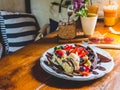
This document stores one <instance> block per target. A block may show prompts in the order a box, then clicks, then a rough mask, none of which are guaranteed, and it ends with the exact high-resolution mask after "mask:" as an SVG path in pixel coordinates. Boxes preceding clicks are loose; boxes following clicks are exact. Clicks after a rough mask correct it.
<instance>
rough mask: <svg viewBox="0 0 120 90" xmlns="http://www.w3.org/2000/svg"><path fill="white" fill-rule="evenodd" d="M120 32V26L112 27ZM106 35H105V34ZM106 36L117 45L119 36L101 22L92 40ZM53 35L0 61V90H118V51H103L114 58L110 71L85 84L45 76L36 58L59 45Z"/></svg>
mask: <svg viewBox="0 0 120 90" xmlns="http://www.w3.org/2000/svg"><path fill="white" fill-rule="evenodd" d="M113 28H115V29H116V30H119V29H120V23H118V24H116V26H114V27H113ZM106 32H107V33H106ZM104 33H106V35H105V36H106V37H107V36H109V37H114V38H115V41H114V43H119V44H120V36H118V35H114V34H111V33H110V32H109V31H108V27H104V24H103V22H101V23H98V24H97V26H96V30H95V34H94V36H97V37H98V36H100V35H103V34H104ZM56 36H57V32H54V33H51V34H49V35H47V36H46V37H45V38H43V39H40V40H39V41H36V42H34V43H32V44H30V45H27V46H26V47H24V48H22V49H20V50H18V51H16V52H15V53H13V54H10V55H8V56H6V57H4V58H2V59H1V60H0V90H35V89H37V90H120V82H119V81H120V67H119V66H120V56H119V53H120V50H114V49H104V50H105V51H107V52H109V53H110V55H111V56H112V57H113V58H114V62H115V66H114V69H113V70H112V71H111V72H110V73H108V74H106V75H105V76H104V77H102V78H100V79H97V80H92V81H86V82H73V81H67V80H63V79H59V78H56V77H54V76H51V75H50V74H48V73H46V72H45V71H44V70H43V69H42V68H41V67H40V63H39V58H40V57H41V56H42V54H43V53H44V52H45V51H46V50H47V49H49V48H51V47H54V46H56V45H59V44H58V43H57V38H56Z"/></svg>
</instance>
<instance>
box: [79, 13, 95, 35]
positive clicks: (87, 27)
mask: <svg viewBox="0 0 120 90" xmlns="http://www.w3.org/2000/svg"><path fill="white" fill-rule="evenodd" d="M80 19H81V24H82V30H83V33H84V35H85V36H86V37H90V36H92V35H93V34H94V30H95V26H96V22H97V15H96V14H94V15H93V14H92V15H89V16H88V17H81V18H80Z"/></svg>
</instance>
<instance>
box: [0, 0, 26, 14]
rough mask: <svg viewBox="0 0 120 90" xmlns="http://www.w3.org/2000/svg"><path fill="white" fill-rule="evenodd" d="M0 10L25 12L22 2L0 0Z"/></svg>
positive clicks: (20, 0)
mask: <svg viewBox="0 0 120 90" xmlns="http://www.w3.org/2000/svg"><path fill="white" fill-rule="evenodd" d="M0 10H7V11H12V12H15V11H18V12H25V2H24V0H12V1H11V0H0Z"/></svg>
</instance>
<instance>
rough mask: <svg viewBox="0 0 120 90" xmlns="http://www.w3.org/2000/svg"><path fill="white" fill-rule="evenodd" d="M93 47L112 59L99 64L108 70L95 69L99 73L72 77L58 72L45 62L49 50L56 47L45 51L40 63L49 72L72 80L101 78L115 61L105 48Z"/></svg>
mask: <svg viewBox="0 0 120 90" xmlns="http://www.w3.org/2000/svg"><path fill="white" fill-rule="evenodd" d="M70 45H74V44H70ZM60 46H61V45H60ZM91 48H92V49H93V50H94V51H95V52H98V53H100V54H102V55H104V56H106V57H108V58H110V59H111V61H110V62H101V63H99V64H98V65H99V66H102V67H104V68H105V69H106V70H105V71H101V70H98V69H95V70H94V71H96V72H98V74H97V75H95V74H92V73H91V74H90V75H89V76H72V77H71V76H68V75H66V74H61V73H57V72H56V71H55V70H53V69H52V68H51V67H50V66H48V65H46V64H45V61H46V60H47V57H46V54H47V52H49V53H53V52H54V47H53V48H50V49H48V50H47V51H45V52H44V53H43V55H42V57H41V58H40V65H41V67H42V68H43V69H44V70H45V71H46V72H48V73H49V74H51V75H53V76H56V77H58V78H61V79H66V80H72V81H88V80H93V79H97V78H100V77H102V76H104V75H105V74H107V73H109V72H110V71H111V70H112V69H113V67H114V62H113V58H112V57H111V56H110V54H109V53H107V52H106V51H104V50H102V49H100V48H97V47H95V46H91Z"/></svg>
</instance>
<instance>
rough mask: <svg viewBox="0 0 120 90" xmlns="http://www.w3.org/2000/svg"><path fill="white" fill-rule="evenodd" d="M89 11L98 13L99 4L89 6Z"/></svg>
mask: <svg viewBox="0 0 120 90" xmlns="http://www.w3.org/2000/svg"><path fill="white" fill-rule="evenodd" d="M88 13H94V14H97V13H98V6H96V5H91V6H88Z"/></svg>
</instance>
